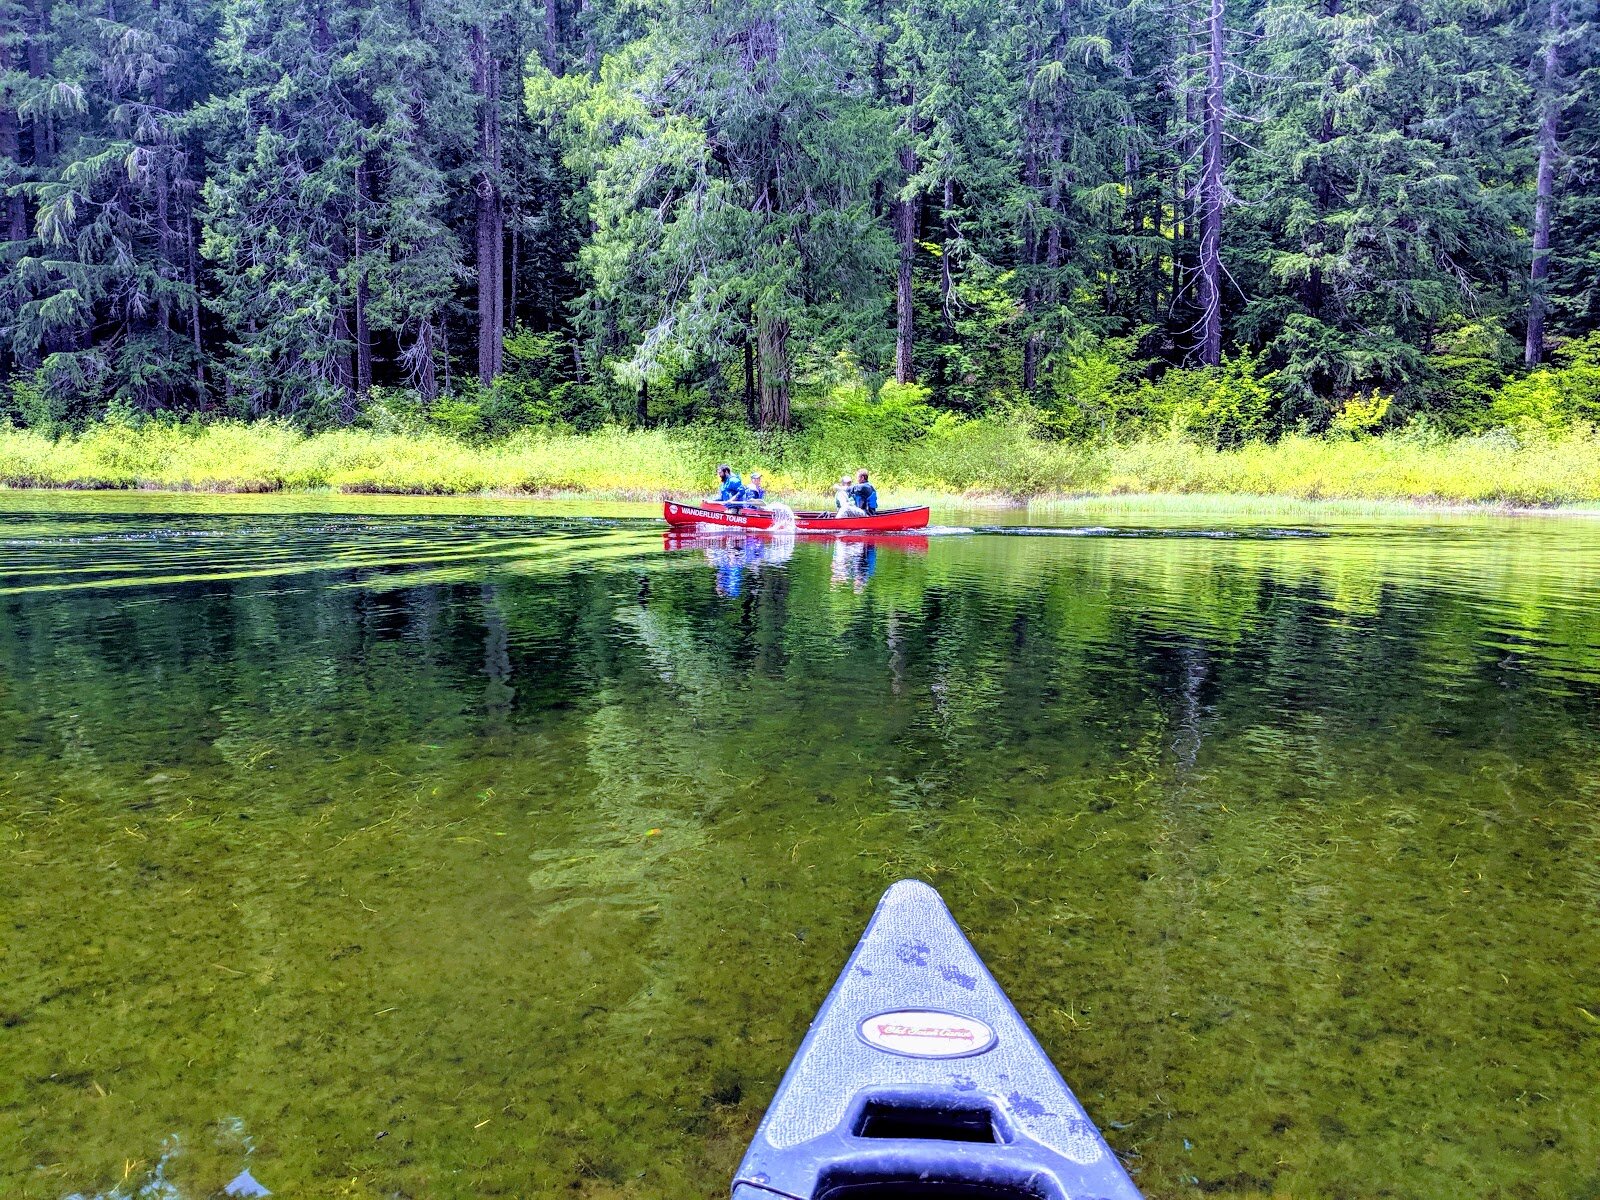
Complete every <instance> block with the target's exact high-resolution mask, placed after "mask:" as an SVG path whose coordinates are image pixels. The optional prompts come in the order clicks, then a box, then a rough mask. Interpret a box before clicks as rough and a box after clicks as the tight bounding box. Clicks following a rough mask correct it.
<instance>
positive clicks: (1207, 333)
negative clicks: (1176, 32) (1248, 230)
mask: <svg viewBox="0 0 1600 1200" xmlns="http://www.w3.org/2000/svg"><path fill="white" fill-rule="evenodd" d="M1209 3H1210V13H1209V17H1208V20H1207V34H1206V42H1207V49H1206V93H1205V106H1204V114H1205V131H1204V134H1205V142H1204V145H1203V154H1202V159H1201V168H1200V277H1199V283H1200V361H1201V362H1202V363H1204V364H1206V365H1207V366H1211V367H1214V366H1216V365H1217V364H1219V363H1220V362H1221V361H1222V198H1223V192H1222V121H1223V108H1222V60H1223V54H1222V52H1223V27H1222V3H1223V0H1209Z"/></svg>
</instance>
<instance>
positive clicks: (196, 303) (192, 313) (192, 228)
mask: <svg viewBox="0 0 1600 1200" xmlns="http://www.w3.org/2000/svg"><path fill="white" fill-rule="evenodd" d="M186 225H187V232H186V234H185V236H184V242H185V245H184V248H183V257H184V270H185V272H186V273H187V276H188V280H189V336H190V338H191V339H192V340H193V342H194V385H195V389H196V391H197V392H198V394H199V396H200V400H201V406H202V407H204V405H205V401H206V350H205V340H204V338H203V336H202V333H201V329H200V248H199V247H200V223H199V222H198V221H197V220H195V218H194V217H193V216H192V215H191V216H190V218H189V220H188V221H187V223H186Z"/></svg>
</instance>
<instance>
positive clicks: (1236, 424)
mask: <svg viewBox="0 0 1600 1200" xmlns="http://www.w3.org/2000/svg"><path fill="white" fill-rule="evenodd" d="M1272 378H1273V376H1272V374H1271V373H1270V372H1268V373H1263V372H1262V371H1261V362H1260V359H1259V358H1258V357H1256V356H1252V355H1249V354H1238V355H1235V356H1233V357H1232V358H1228V359H1224V360H1223V363H1222V365H1221V366H1220V367H1201V368H1195V369H1189V370H1172V371H1168V372H1167V373H1166V374H1165V375H1163V376H1162V377H1161V378H1160V379H1159V380H1156V381H1154V382H1145V383H1142V384H1140V386H1139V389H1138V392H1137V395H1136V398H1135V400H1134V401H1133V404H1132V407H1134V408H1135V409H1136V411H1137V412H1138V424H1139V425H1140V427H1142V428H1145V429H1149V430H1152V431H1166V432H1169V433H1172V434H1176V435H1179V436H1182V437H1185V438H1189V439H1192V440H1194V441H1196V442H1200V443H1202V444H1205V445H1209V446H1215V447H1218V448H1227V447H1230V446H1239V445H1242V444H1243V443H1245V442H1248V441H1250V440H1252V439H1255V438H1259V437H1260V436H1261V435H1262V434H1263V433H1265V432H1266V429H1267V422H1268V417H1269V415H1270V413H1271V411H1272V405H1273V394H1272V389H1271V386H1270V384H1271V382H1272Z"/></svg>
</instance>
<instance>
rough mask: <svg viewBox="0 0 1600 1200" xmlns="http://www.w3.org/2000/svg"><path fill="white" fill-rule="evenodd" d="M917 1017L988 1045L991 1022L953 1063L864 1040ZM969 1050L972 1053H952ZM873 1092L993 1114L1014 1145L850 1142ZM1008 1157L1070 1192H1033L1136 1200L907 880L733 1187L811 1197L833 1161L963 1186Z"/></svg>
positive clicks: (938, 910) (924, 892)
mask: <svg viewBox="0 0 1600 1200" xmlns="http://www.w3.org/2000/svg"><path fill="white" fill-rule="evenodd" d="M918 1010H925V1011H927V1012H930V1013H945V1014H952V1015H954V1016H956V1017H959V1018H975V1019H976V1021H978V1022H982V1024H983V1025H984V1026H987V1027H988V1029H989V1030H992V1031H993V1039H992V1041H991V1040H990V1039H988V1038H986V1037H985V1036H984V1033H983V1031H982V1026H975V1028H976V1029H977V1030H979V1032H977V1033H976V1034H972V1033H971V1032H970V1027H972V1023H970V1022H969V1023H967V1025H968V1027H963V1025H962V1024H960V1023H957V1022H952V1023H951V1030H952V1031H955V1030H959V1031H960V1035H961V1036H962V1037H965V1038H966V1041H965V1042H962V1041H961V1040H959V1038H955V1037H952V1047H951V1051H950V1056H940V1057H913V1056H911V1055H908V1054H901V1053H893V1052H890V1051H886V1050H882V1049H878V1048H876V1047H874V1046H870V1045H868V1044H867V1042H866V1041H865V1040H864V1039H863V1038H862V1036H861V1035H860V1030H861V1028H862V1026H863V1023H870V1021H871V1019H873V1018H874V1017H876V1016H877V1015H878V1014H889V1016H888V1017H887V1018H886V1019H889V1020H892V1019H893V1017H894V1015H895V1013H896V1011H898V1012H906V1011H918ZM985 1042H990V1044H989V1046H988V1048H987V1049H985V1048H984V1043H985ZM967 1046H972V1047H974V1049H973V1050H972V1051H971V1052H969V1053H966V1054H963V1055H961V1056H959V1057H958V1056H954V1055H955V1053H956V1052H958V1051H960V1050H962V1049H965V1048H966V1047H967ZM878 1095H884V1096H891V1097H894V1098H895V1099H896V1100H897V1101H900V1102H902V1103H904V1102H908V1101H909V1102H916V1101H918V1100H919V1099H920V1100H921V1101H922V1102H924V1103H926V1104H927V1106H928V1107H929V1108H930V1109H937V1108H939V1107H940V1106H942V1105H983V1106H986V1107H990V1108H992V1110H994V1111H995V1112H996V1113H998V1115H999V1117H1000V1119H1001V1121H1002V1122H1003V1124H1004V1125H1005V1126H1006V1127H1007V1128H1008V1135H1007V1136H1006V1137H1005V1138H1004V1139H1003V1140H999V1141H997V1142H996V1143H980V1144H974V1143H968V1142H956V1141H945V1140H938V1139H934V1140H927V1141H923V1142H921V1143H912V1142H909V1141H908V1140H907V1139H895V1138H891V1139H884V1140H883V1141H882V1142H879V1141H877V1140H875V1139H867V1138H860V1137H856V1136H854V1133H855V1130H856V1128H857V1123H858V1118H857V1114H859V1113H860V1112H861V1110H862V1106H863V1103H864V1099H865V1098H867V1097H872V1096H878ZM879 1160H881V1161H879ZM1012 1160H1018V1161H1022V1162H1023V1163H1024V1165H1025V1167H1026V1170H1027V1172H1029V1173H1033V1172H1037V1174H1036V1175H1034V1176H1033V1179H1034V1180H1035V1181H1036V1182H1034V1183H1033V1186H1034V1187H1040V1186H1041V1185H1044V1186H1046V1188H1047V1185H1048V1183H1050V1182H1052V1181H1053V1182H1055V1183H1057V1184H1059V1185H1061V1188H1062V1190H1061V1191H1059V1192H1054V1191H1050V1190H1042V1191H1039V1192H1036V1193H1034V1194H1039V1195H1063V1196H1072V1197H1078V1196H1088V1195H1094V1196H1098V1197H1108V1198H1110V1197H1117V1198H1122V1197H1126V1198H1136V1197H1138V1195H1139V1193H1138V1191H1137V1190H1136V1189H1135V1188H1134V1186H1133V1184H1132V1183H1131V1182H1130V1181H1129V1179H1128V1177H1127V1175H1126V1173H1125V1172H1124V1171H1123V1169H1122V1167H1121V1165H1120V1164H1119V1163H1118V1162H1117V1159H1116V1156H1115V1155H1114V1154H1112V1153H1111V1150H1110V1148H1109V1147H1107V1145H1106V1144H1105V1142H1104V1140H1103V1139H1102V1138H1101V1136H1100V1133H1099V1131H1098V1130H1097V1129H1096V1128H1095V1126H1094V1124H1093V1123H1092V1122H1091V1121H1090V1120H1089V1118H1088V1115H1087V1114H1086V1113H1085V1112H1084V1110H1083V1107H1082V1106H1081V1105H1080V1104H1079V1103H1078V1101H1077V1099H1076V1098H1075V1097H1074V1096H1073V1095H1072V1092H1071V1091H1070V1090H1069V1089H1068V1087H1067V1085H1066V1083H1065V1082H1064V1081H1063V1080H1062V1078H1061V1076H1060V1074H1059V1073H1058V1072H1057V1071H1056V1069H1055V1067H1054V1066H1053V1065H1052V1064H1051V1063H1050V1060H1049V1059H1048V1058H1047V1057H1046V1056H1045V1054H1044V1051H1043V1050H1041V1049H1040V1047H1039V1044H1038V1042H1037V1041H1036V1040H1035V1039H1034V1037H1033V1035H1032V1034H1031V1033H1030V1032H1029V1030H1028V1027H1027V1025H1026V1024H1025V1023H1024V1022H1023V1020H1022V1018H1021V1016H1019V1015H1018V1013H1017V1010H1016V1009H1015V1008H1014V1007H1013V1006H1012V1004H1011V1003H1010V1001H1009V1000H1008V999H1007V998H1006V995H1005V993H1004V992H1002V991H1001V989H1000V986H999V985H998V984H997V983H996V982H995V980H994V977H993V976H992V975H991V974H990V973H989V971H988V969H987V968H986V967H985V966H984V964H983V962H982V960H981V959H979V957H978V955H977V953H976V952H975V951H974V950H973V948H972V946H971V945H970V944H969V943H968V941H967V939H966V938H965V937H964V936H963V935H962V933H961V930H960V928H959V927H957V925H956V923H955V920H954V919H953V918H952V917H951V915H950V912H949V910H948V909H946V908H945V905H944V902H943V901H942V900H941V899H940V898H939V894H938V893H937V892H936V891H934V889H933V888H931V887H929V886H928V885H927V884H925V883H918V882H916V881H914V880H902V881H901V882H899V883H897V884H895V885H893V886H892V887H891V888H889V890H888V891H887V892H885V893H884V896H883V899H882V900H881V901H880V902H879V904H878V909H877V912H876V913H874V914H873V918H872V921H871V922H870V923H869V925H868V926H867V930H866V933H865V934H863V935H862V938H861V942H860V944H859V945H858V946H857V947H856V949H855V952H854V953H853V954H852V955H851V956H850V961H849V963H848V964H847V965H846V966H845V969H844V973H843V974H842V975H840V977H839V981H838V983H836V984H835V985H834V988H833V991H832V992H831V993H830V994H829V996H828V999H827V1001H826V1002H825V1003H824V1004H823V1006H822V1010H821V1011H820V1012H819V1013H818V1014H817V1019H816V1021H815V1022H813V1023H812V1026H811V1030H810V1032H809V1033H808V1034H807V1035H806V1039H805V1042H804V1044H803V1045H802V1046H801V1048H800V1051H799V1053H798V1054H797V1055H796V1056H795V1061H794V1063H793V1065H792V1066H791V1067H790V1069H789V1072H788V1074H787V1075H786V1076H785V1077H784V1080H783V1083H782V1084H781V1085H780V1086H779V1088H778V1093H777V1095H776V1096H775V1097H774V1098H773V1101H772V1105H771V1106H770V1108H769V1109H768V1110H767V1115H766V1117H765V1119H764V1120H763V1121H762V1123H761V1127H760V1129H759V1130H758V1131H757V1133H756V1138H755V1141H754V1142H753V1143H752V1145H751V1148H750V1151H749V1153H748V1154H747V1155H746V1156H745V1160H744V1162H743V1163H742V1164H741V1165H740V1168H739V1173H738V1176H737V1179H736V1181H735V1182H736V1184H737V1183H745V1184H750V1185H754V1186H756V1187H760V1188H763V1189H765V1190H768V1191H770V1192H773V1193H775V1194H777V1195H781V1196H798V1197H802V1198H804V1200H809V1197H811V1196H813V1195H814V1194H819V1193H818V1192H817V1186H818V1179H819V1177H826V1174H827V1171H828V1169H829V1166H830V1163H833V1162H849V1163H850V1164H851V1169H852V1170H854V1171H856V1172H858V1173H859V1172H867V1173H879V1172H881V1173H884V1174H891V1173H895V1172H901V1173H903V1172H904V1170H905V1168H906V1166H907V1164H914V1165H916V1166H917V1167H918V1168H919V1169H920V1171H921V1173H922V1175H923V1177H924V1178H925V1179H927V1180H929V1181H949V1182H952V1183H958V1182H965V1181H968V1180H970V1181H973V1182H978V1181H983V1180H988V1179H991V1178H993V1177H994V1174H995V1172H994V1168H995V1167H996V1166H997V1165H998V1166H1001V1167H1003V1166H1004V1164H1005V1163H1006V1162H1008V1161H1012ZM1002 1174H1003V1172H1002ZM736 1194H737V1193H736ZM1017 1194H1028V1193H1026V1192H1019V1193H1017Z"/></svg>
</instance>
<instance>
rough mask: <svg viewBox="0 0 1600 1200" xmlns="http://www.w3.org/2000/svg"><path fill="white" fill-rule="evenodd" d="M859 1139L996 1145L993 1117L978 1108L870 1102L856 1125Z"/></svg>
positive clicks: (996, 1136) (980, 1107)
mask: <svg viewBox="0 0 1600 1200" xmlns="http://www.w3.org/2000/svg"><path fill="white" fill-rule="evenodd" d="M855 1135H856V1136H857V1137H860V1138H902V1139H910V1140H914V1141H935V1142H983V1143H987V1144H990V1145H993V1144H995V1143H998V1142H999V1141H1000V1140H1001V1138H1000V1133H999V1130H997V1129H996V1128H995V1124H994V1114H993V1113H992V1112H991V1111H990V1110H989V1109H987V1108H984V1107H982V1106H980V1105H972V1106H964V1107H954V1106H950V1105H940V1106H938V1107H931V1106H930V1107H923V1106H920V1105H909V1104H891V1103H886V1102H884V1101H882V1100H869V1101H868V1102H867V1105H866V1107H865V1108H863V1109H862V1110H861V1118H860V1120H858V1121H857V1122H856V1128H855Z"/></svg>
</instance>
